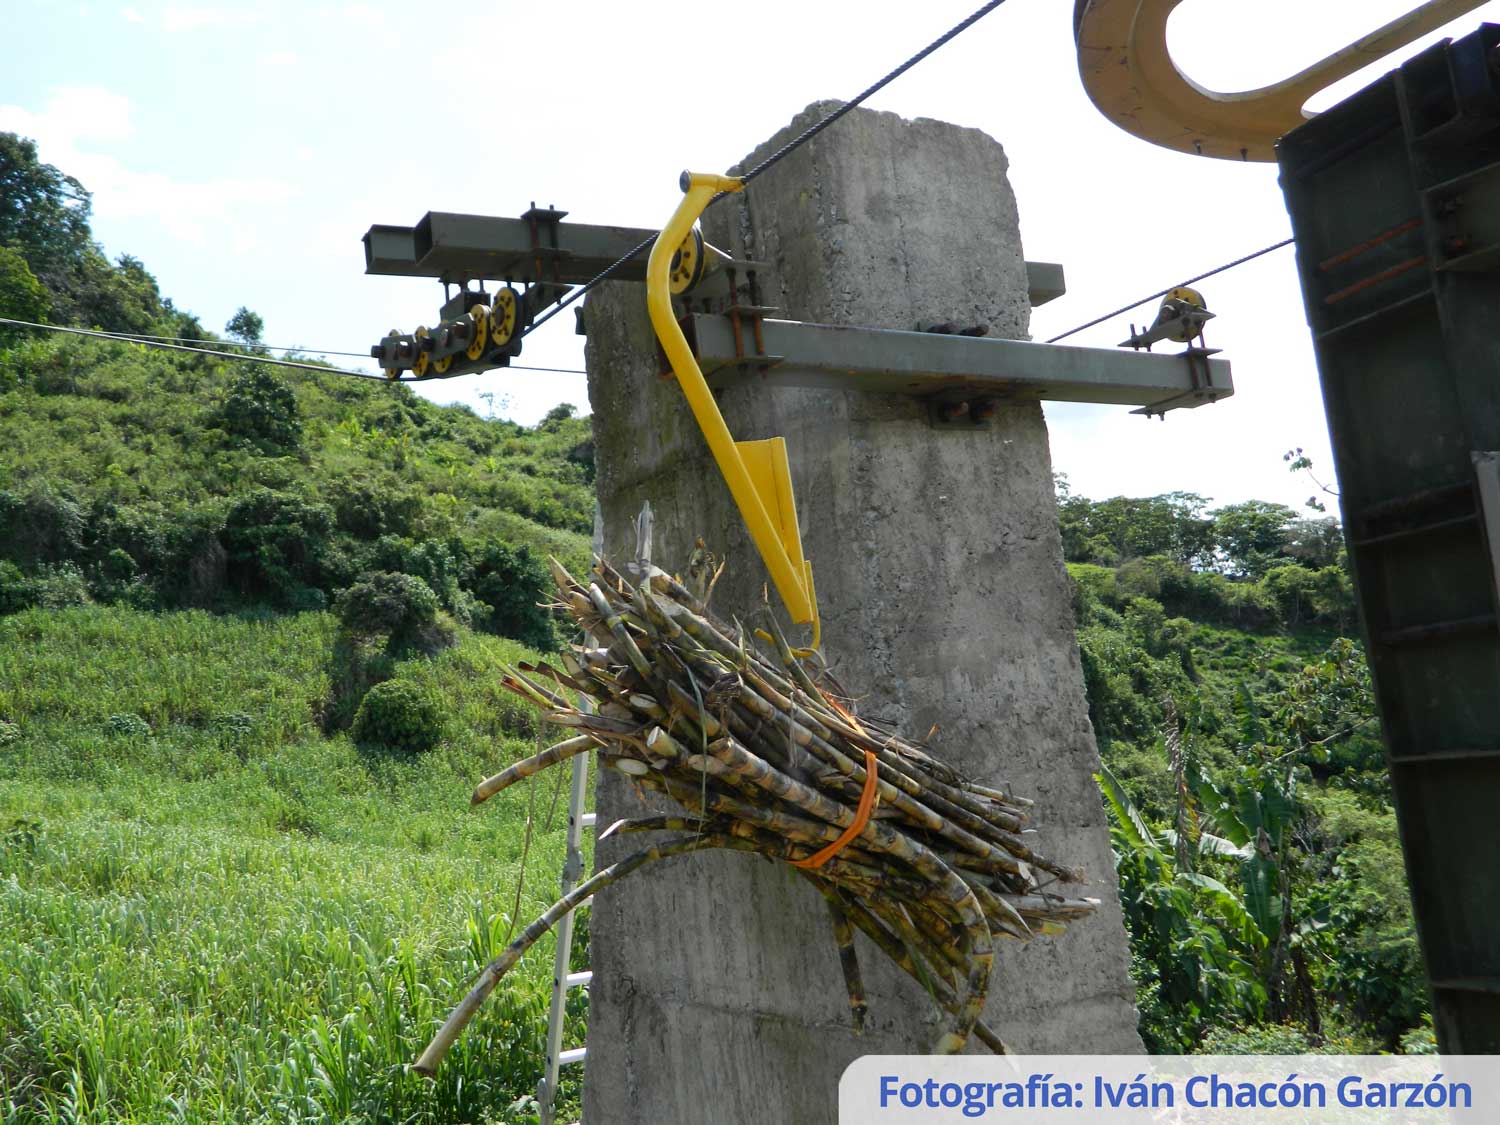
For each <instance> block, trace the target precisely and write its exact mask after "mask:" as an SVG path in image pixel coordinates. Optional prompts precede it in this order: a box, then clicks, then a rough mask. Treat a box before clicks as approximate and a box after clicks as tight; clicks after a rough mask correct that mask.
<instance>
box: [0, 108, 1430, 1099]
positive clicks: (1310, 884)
mask: <svg viewBox="0 0 1500 1125" xmlns="http://www.w3.org/2000/svg"><path fill="white" fill-rule="evenodd" d="M87 203H88V200H87V193H86V192H85V191H84V189H83V188H82V186H81V185H78V184H76V183H75V182H73V181H71V180H69V179H68V178H67V177H66V176H64V175H63V174H62V173H61V172H58V171H57V170H56V169H51V168H49V167H48V166H46V165H42V164H40V163H39V162H38V161H37V160H36V155H35V150H34V148H32V147H30V146H29V143H28V142H25V141H23V140H21V139H20V138H16V137H14V136H11V135H9V134H0V316H7V317H14V318H16V319H26V320H39V319H47V320H50V321H51V322H53V323H58V324H66V325H73V326H77V327H84V328H89V327H98V328H104V329H107V330H111V331H128V332H139V333H155V334H158V335H162V336H173V337H181V338H187V339H190V340H202V341H204V343H205V345H212V346H213V347H214V348H216V349H219V348H225V349H230V350H235V351H237V352H239V353H240V354H242V355H243V356H244V357H246V359H245V360H244V361H242V360H229V359H222V358H218V357H213V356H207V355H202V354H197V353H194V352H167V351H148V350H146V349H144V348H142V347H141V346H139V345H134V344H127V343H121V342H113V341H103V340H96V339H83V338H77V337H67V336H59V335H51V334H44V333H41V332H36V331H31V330H23V329H15V328H5V327H4V326H0V965H3V966H4V967H5V972H4V975H3V976H0V1120H3V1121H5V1122H7V1123H9V1122H16V1123H18V1125H33V1123H40V1122H112V1123H113V1122H131V1123H135V1122H142V1123H144V1122H158V1121H161V1122H166V1121H173V1122H226V1123H227V1122H246V1121H251V1122H254V1121H260V1122H268V1123H269V1122H287V1121H308V1122H312V1121H355V1122H434V1123H438V1122H441V1123H450V1122H451V1123H458V1122H482V1121H493V1122H507V1123H511V1122H516V1123H519V1122H526V1121H531V1120H534V1116H533V1109H532V1107H531V1106H530V1105H529V1104H528V1096H529V1094H530V1093H531V1091H532V1089H533V1088H534V1085H535V1082H536V1079H537V1077H538V1075H539V1073H540V1066H541V1036H542V1032H543V1027H544V1022H545V1004H546V985H547V978H548V975H549V967H550V959H551V946H550V941H544V942H543V945H542V948H539V949H536V950H534V951H533V952H532V953H531V955H530V956H529V957H528V958H527V960H526V961H525V962H523V966H522V968H521V969H520V970H519V971H518V972H517V974H516V976H515V977H514V978H513V979H511V980H509V981H508V982H507V984H506V987H505V988H503V989H501V990H499V991H498V992H497V994H496V996H495V997H494V998H493V999H492V1000H491V1001H490V1003H489V1004H488V1005H487V1006H486V1008H485V1009H484V1011H483V1013H482V1015H481V1016H480V1018H479V1019H478V1021H476V1023H475V1024H474V1025H473V1028H472V1029H471V1031H470V1032H469V1034H468V1035H467V1036H466V1038H464V1039H463V1040H462V1041H461V1042H460V1044H459V1046H458V1047H457V1048H456V1049H455V1051H454V1053H453V1054H451V1055H450V1056H449V1061H448V1063H447V1064H446V1065H445V1067H444V1068H443V1071H442V1073H441V1074H440V1076H439V1080H438V1081H437V1083H435V1084H429V1083H426V1082H425V1081H421V1080H418V1079H416V1078H414V1077H412V1076H411V1075H409V1074H408V1073H407V1072H406V1071H405V1069H404V1066H405V1064H407V1063H409V1062H410V1061H411V1059H412V1058H413V1057H414V1056H415V1054H416V1052H417V1051H418V1050H419V1049H420V1047H421V1046H422V1045H423V1044H424V1043H425V1042H426V1039H427V1037H428V1036H429V1035H430V1033H431V1031H432V1030H433V1029H434V1027H435V1026H436V1023H437V1022H438V1021H439V1020H440V1019H441V1018H442V1017H443V1016H444V1015H445V1014H446V1012H447V1010H448V1008H449V1006H450V1005H451V1004H452V1003H453V1002H454V1001H455V1000H456V998H457V997H458V996H460V995H461V994H462V992H463V990H464V988H465V985H466V982H467V980H468V979H469V978H470V977H471V975H472V974H473V973H474V972H475V970H476V969H477V968H478V966H479V965H480V964H482V963H483V962H485V961H486V960H488V959H489V957H490V956H491V954H492V952H493V951H495V950H496V949H497V948H498V947H499V946H500V945H501V944H503V942H504V941H505V939H506V935H507V934H508V933H509V932H510V930H511V927H512V925H514V924H520V925H524V924H525V922H526V921H529V920H530V918H532V917H533V916H535V914H537V913H539V912H540V910H541V909H542V908H543V907H544V906H545V905H546V904H547V903H548V902H550V900H551V898H552V896H553V892H554V888H555V887H556V884H557V877H558V872H559V867H560V862H561V850H562V826H561V822H562V817H561V814H560V811H559V810H558V808H557V802H558V800H559V797H558V790H557V782H558V781H559V780H560V779H559V778H552V777H545V776H544V777H543V778H542V779H540V780H537V781H535V782H533V783H532V787H531V788H529V789H526V788H524V787H523V789H521V790H518V791H517V792H513V793H508V794H506V795H505V796H504V797H503V798H499V799H497V800H496V801H494V802H491V804H490V805H486V806H485V807H484V808H482V809H480V810H478V811H472V812H471V811H470V810H469V808H468V794H469V792H470V790H471V788H472V786H473V784H474V782H475V781H476V780H477V779H478V778H480V777H482V776H484V775H486V774H489V773H492V772H494V771H495V770H497V769H499V768H501V767H502V766H503V765H504V764H507V763H509V762H511V761H514V760H516V759H517V758H519V757H522V756H525V755H527V754H530V753H533V752H535V749H536V748H537V746H538V744H539V743H545V742H546V741H548V733H547V732H546V731H545V730H542V729H540V728H539V727H538V725H537V723H536V720H535V719H534V717H533V716H532V715H531V714H530V713H529V712H527V711H525V709H524V708H522V707H521V706H519V705H518V704H517V703H516V702H514V701H513V700H512V699H510V698H509V697H507V696H504V695H502V694H501V693H500V691H499V689H498V686H497V681H498V675H497V667H498V665H499V664H500V663H501V662H504V661H512V660H516V659H526V658H527V654H528V653H530V652H532V651H534V650H539V649H549V648H554V647H556V646H557V645H558V644H559V643H560V641H561V640H563V639H564V638H562V637H561V636H560V634H559V629H558V626H557V625H556V623H555V622H554V621H553V619H552V618H551V617H550V616H549V615H548V613H547V612H546V611H545V610H543V609H541V608H539V607H538V604H537V603H538V602H539V600H542V598H543V594H544V587H545V584H546V578H545V569H544V565H543V560H544V558H545V556H546V555H547V554H549V553H550V554H556V555H558V556H559V557H561V558H562V559H563V560H564V562H565V563H566V564H567V565H568V566H569V567H570V568H573V569H575V570H576V569H578V568H581V567H586V565H587V555H588V540H589V532H590V527H591V523H592V513H593V495H592V480H593V460H592V456H593V455H592V445H591V442H590V437H589V424H588V421H587V420H586V419H578V418H575V417H573V416H572V415H573V411H572V409H571V408H570V407H560V408H559V409H557V410H555V411H554V412H553V413H552V414H551V415H549V416H548V417H547V418H546V419H545V420H543V421H542V422H541V423H540V424H539V425H537V426H534V427H525V426H520V425H516V424H514V423H512V422H509V421H505V420H502V419H490V418H481V417H479V416H477V415H476V414H475V413H473V412H472V411H469V410H467V409H463V408H459V407H438V406H434V405H432V404H430V403H428V402H426V401H424V400H422V399H420V398H418V397H417V396H415V395H413V394H412V393H410V392H409V391H408V390H407V389H406V388H405V387H402V386H398V385H386V384H383V383H380V382H378V381H375V382H372V381H366V380H357V379H352V378H348V377H346V376H341V375H338V374H334V373H331V372H330V373H328V374H320V373H316V372H310V371H296V372H293V371H285V370H282V371H278V369H276V368H275V367H273V366H271V365H270V364H268V363H265V362H261V361H264V360H265V359H268V358H270V357H269V356H268V354H267V353H266V352H265V349H264V348H263V347H262V346H261V345H260V343H259V339H258V337H259V331H260V326H259V318H258V317H256V316H255V314H254V313H253V312H251V311H250V310H248V309H242V310H241V311H240V313H239V314H238V315H237V316H236V317H235V318H234V320H233V321H231V323H230V325H228V326H226V329H225V333H226V336H227V337H229V338H228V339H220V338H217V337H215V336H214V335H213V334H211V333H209V332H207V331H206V330H205V329H204V328H203V327H202V326H201V325H200V324H199V323H198V321H197V319H196V318H194V317H193V316H192V315H191V314H190V313H187V312H186V311H184V310H182V309H179V308H177V307H176V306H175V305H173V303H172V302H171V301H170V300H167V299H165V298H163V297H161V296H160V294H159V292H158V291H157V287H156V283H155V281H154V280H153V279H152V278H151V275H150V274H149V273H148V272H147V271H146V269H145V267H144V266H143V265H142V263H140V262H139V261H136V260H135V259H131V258H122V259H120V260H118V261H117V262H115V263H111V262H110V261H109V260H108V259H107V258H106V257H105V255H104V254H103V252H102V251H101V250H100V249H99V247H98V246H97V245H96V244H95V243H94V242H93V241H92V236H91V234H90V232H89V227H88V222H87V220H88V206H87ZM1059 518H1060V526H1061V530H1062V536H1063V544H1064V551H1065V554H1066V557H1067V559H1068V564H1069V573H1070V575H1071V580H1072V583H1073V590H1074V609H1075V613H1076V615H1077V619H1078V626H1079V643H1080V650H1081V654H1082V662H1083V669H1084V676H1085V683H1086V688H1087V691H1088V698H1089V705H1090V712H1091V718H1092V720H1093V723H1094V727H1095V730H1096V732H1097V734H1098V737H1099V744H1100V749H1101V752H1102V755H1103V758H1104V761H1105V763H1106V765H1107V766H1108V767H1109V771H1108V774H1107V776H1105V777H1103V778H1102V779H1101V781H1102V785H1103V789H1104V791H1105V793H1106V797H1107V800H1108V803H1109V805H1110V808H1111V810H1112V817H1113V821H1114V825H1115V828H1114V842H1115V848H1116V852H1117V855H1118V858H1119V866H1120V876H1121V891H1122V896H1123V899H1124V902H1125V906H1126V914H1127V921H1128V924H1129V926H1130V930H1131V941H1132V949H1133V952H1134V955H1135V961H1134V966H1133V969H1134V974H1135V978H1136V983H1137V988H1138V995H1139V1000H1140V1003H1141V1012H1142V1023H1141V1027H1142V1032H1143V1034H1144V1036H1145V1038H1146V1041H1147V1044H1148V1046H1149V1047H1150V1048H1151V1049H1153V1050H1157V1051H1184V1050H1192V1049H1199V1048H1202V1047H1204V1046H1207V1047H1210V1048H1217V1049H1221V1050H1257V1049H1259V1050H1281V1051H1293V1052H1295V1051H1300V1050H1305V1049H1324V1050H1335V1049H1346V1050H1347V1049H1390V1050H1396V1049H1424V1048H1426V1047H1430V1045H1431V1034H1430V1030H1427V1028H1426V1026H1425V1025H1424V1017H1425V1014H1426V995H1425V989H1424V984H1423V980H1422V970H1421V964H1420V960H1419V958H1418V954H1417V949H1416V944H1415V939H1414V938H1413V936H1412V926H1411V917H1410V909H1409V906H1408V902H1407V897H1406V888H1405V882H1404V877H1403V875H1402V868H1401V860H1400V853H1399V847H1398V845H1397V842H1396V836H1395V823H1394V817H1393V814H1392V811H1391V808H1390V797H1389V792H1388V788H1387V785H1386V779H1385V774H1384V770H1383V766H1382V763H1381V759H1380V746H1379V741H1378V727H1377V725H1376V723H1375V721H1374V718H1373V709H1372V705H1371V700H1370V694H1369V684H1368V674H1367V672H1366V670H1365V667H1364V662H1363V658H1362V655H1361V654H1360V651H1359V648H1358V644H1357V642H1352V641H1350V640H1349V639H1348V638H1349V636H1350V635H1351V634H1352V630H1353V628H1354V621H1355V616H1354V606H1353V601H1352V595H1351V591H1350V585H1349V578H1348V574H1347V570H1346V565H1345V561H1344V559H1343V558H1342V551H1341V540H1340V536H1339V532H1338V528H1337V525H1336V524H1334V523H1333V522H1332V521H1331V520H1328V519H1326V518H1316V517H1314V518H1301V517H1299V516H1298V514H1297V513H1295V512H1293V511H1292V510H1290V509H1287V508H1284V507H1281V506H1279V505H1274V504H1264V503H1259V502H1252V503H1249V504H1237V505H1228V506H1223V507H1219V508H1212V507H1210V504H1209V502H1208V501H1207V500H1205V499H1204V498H1201V497H1197V496H1194V495H1192V494H1189V493H1172V494H1169V495H1166V496H1158V497H1149V498H1135V499H1132V498H1124V497H1116V498H1113V499H1109V500H1104V501H1093V500H1089V499H1087V498H1085V497H1081V496H1078V495H1076V494H1073V493H1072V492H1070V491H1069V490H1068V488H1067V486H1066V482H1065V481H1063V482H1060V487H1059ZM523 646H526V647H523ZM575 956H576V957H578V958H580V959H581V958H583V957H585V956H586V951H585V950H584V949H580V950H578V951H577V952H576V954H575ZM575 1002H576V1003H577V1004H578V1010H576V1011H575V1012H574V1013H573V1018H572V1021H571V1023H572V1026H571V1027H570V1031H569V1036H570V1039H572V1040H573V1041H577V1039H578V1038H579V1037H581V1036H582V1033H583V1026H582V1025H583V1018H584V1012H583V1008H584V1007H585V1006H586V1004H585V1001H584V998H583V997H581V996H580V997H577V998H576V1001H575ZM569 1081H570V1082H572V1083H573V1085H570V1086H567V1087H566V1088H565V1095H566V1098H567V1100H568V1106H567V1107H566V1108H565V1110H564V1111H565V1112H566V1111H567V1109H568V1108H572V1109H576V1095H577V1086H576V1082H577V1077H576V1075H574V1076H572V1077H571V1078H570V1079H569Z"/></svg>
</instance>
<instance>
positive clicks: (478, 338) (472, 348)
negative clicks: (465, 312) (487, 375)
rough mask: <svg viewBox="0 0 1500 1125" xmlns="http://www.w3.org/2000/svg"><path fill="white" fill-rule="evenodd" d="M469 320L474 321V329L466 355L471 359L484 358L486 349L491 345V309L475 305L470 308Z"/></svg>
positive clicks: (465, 350)
mask: <svg viewBox="0 0 1500 1125" xmlns="http://www.w3.org/2000/svg"><path fill="white" fill-rule="evenodd" d="M469 320H470V321H472V322H473V325H474V330H473V335H472V336H471V337H470V339H469V346H468V347H467V348H465V349H464V355H466V356H468V357H469V358H470V359H483V358H484V350H485V349H486V348H488V347H489V346H490V310H489V309H487V308H485V307H484V306H483V305H475V306H474V307H473V308H472V309H470V310H469Z"/></svg>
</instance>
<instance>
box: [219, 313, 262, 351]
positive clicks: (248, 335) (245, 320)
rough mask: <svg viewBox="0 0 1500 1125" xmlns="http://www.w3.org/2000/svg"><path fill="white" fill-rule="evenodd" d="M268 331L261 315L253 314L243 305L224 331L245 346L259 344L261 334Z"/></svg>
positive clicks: (225, 326)
mask: <svg viewBox="0 0 1500 1125" xmlns="http://www.w3.org/2000/svg"><path fill="white" fill-rule="evenodd" d="M265 329H266V322H265V321H264V320H262V319H261V317H260V314H259V313H255V312H251V311H250V310H249V309H247V308H246V307H245V306H244V305H241V306H240V307H239V308H238V309H237V310H235V314H234V315H233V316H232V317H230V318H229V323H228V324H226V325H224V331H225V332H226V333H227V334H228V335H229V336H231V337H233V338H234V339H236V340H238V341H240V342H241V343H243V344H251V345H255V344H259V343H260V336H261V333H262V332H264V331H265Z"/></svg>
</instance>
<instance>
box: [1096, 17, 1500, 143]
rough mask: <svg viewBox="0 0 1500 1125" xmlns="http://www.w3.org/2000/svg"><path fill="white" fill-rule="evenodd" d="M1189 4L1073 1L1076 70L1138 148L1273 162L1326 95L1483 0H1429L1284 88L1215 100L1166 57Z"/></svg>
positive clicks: (1290, 80) (1282, 85) (1222, 95)
mask: <svg viewBox="0 0 1500 1125" xmlns="http://www.w3.org/2000/svg"><path fill="white" fill-rule="evenodd" d="M1182 2H1183V0H1077V5H1076V7H1075V9H1074V14H1075V18H1074V31H1075V34H1076V37H1077V40H1078V70H1079V73H1080V74H1081V75H1082V76H1083V85H1084V89H1086V90H1087V91H1088V95H1089V98H1090V100H1092V101H1093V103H1094V105H1095V106H1097V107H1098V108H1099V111H1100V112H1101V113H1103V114H1104V116H1105V117H1108V118H1109V119H1110V120H1111V121H1113V122H1114V123H1115V124H1116V125H1118V126H1119V127H1120V128H1122V129H1124V130H1125V131H1126V132H1128V133H1134V134H1135V135H1136V136H1137V137H1140V138H1141V139H1142V140H1146V141H1150V142H1151V143H1152V144H1158V145H1163V146H1165V147H1166V148H1172V149H1177V150H1178V151H1180V152H1188V153H1197V154H1199V155H1202V156H1217V157H1223V158H1225V159H1230V160H1258V161H1272V160H1275V159H1276V153H1275V150H1274V145H1275V143H1276V141H1277V139H1278V138H1279V137H1281V136H1282V135H1283V134H1285V133H1288V132H1290V131H1291V130H1292V129H1295V128H1296V127H1297V126H1298V125H1300V124H1302V122H1304V121H1305V120H1307V117H1308V115H1307V114H1306V113H1304V111H1303V109H1302V107H1303V106H1304V105H1305V104H1306V103H1307V100H1308V99H1309V98H1311V97H1312V96H1313V95H1314V94H1316V93H1318V92H1319V91H1320V90H1323V89H1326V88H1327V87H1328V86H1331V85H1332V84H1333V83H1335V82H1337V81H1339V80H1340V79H1341V78H1347V77H1348V76H1349V75H1351V74H1353V73H1355V72H1356V71H1358V70H1360V69H1361V68H1363V67H1366V66H1369V65H1370V64H1371V63H1373V62H1376V61H1377V60H1379V59H1381V58H1384V57H1385V56H1386V55H1388V54H1390V53H1391V52H1392V51H1396V50H1399V49H1400V48H1402V47H1404V46H1406V45H1407V44H1408V43H1411V42H1413V41H1414V40H1416V39H1418V38H1420V37H1421V36H1423V35H1426V34H1427V33H1428V32H1430V31H1435V30H1437V29H1438V28H1439V27H1441V26H1443V24H1445V23H1447V22H1449V21H1450V20H1454V19H1457V18H1458V17H1459V16H1462V15H1464V14H1465V13H1466V12H1472V11H1473V10H1474V9H1475V8H1478V7H1479V6H1480V5H1481V4H1483V3H1484V2H1485V0H1428V2H1427V3H1424V4H1422V5H1420V6H1419V7H1417V8H1416V9H1415V10H1413V11H1411V12H1408V13H1407V14H1406V15H1404V16H1401V17H1399V18H1398V19H1395V20H1392V21H1391V22H1390V23H1388V24H1386V25H1385V26H1384V27H1382V28H1380V29H1379V30H1378V31H1372V32H1371V33H1370V34H1369V35H1366V36H1365V37H1364V38H1362V39H1359V40H1356V41H1355V42H1353V43H1350V44H1349V45H1348V46H1347V47H1344V48H1343V49H1342V50H1340V51H1336V52H1334V53H1333V54H1332V55H1329V56H1328V57H1327V58H1325V59H1323V60H1322V61H1321V62H1318V63H1314V64H1313V65H1312V66H1310V67H1308V68H1307V69H1306V70H1303V71H1301V72H1300V73H1298V74H1295V75H1293V76H1292V77H1290V78H1288V79H1285V80H1284V81H1281V82H1277V83H1275V84H1273V85H1270V86H1262V87H1261V88H1260V89H1258V90H1245V91H1242V92H1240V93H1228V94H1226V93H1218V92H1215V91H1213V90H1207V89H1204V88H1203V87H1202V86H1199V85H1198V84H1197V83H1196V82H1194V81H1193V80H1192V79H1191V78H1189V77H1187V75H1185V74H1183V73H1182V71H1180V70H1178V69H1177V65H1176V64H1175V63H1174V62H1173V61H1172V56H1171V55H1170V54H1169V53H1168V51H1167V18H1168V17H1169V16H1170V15H1171V14H1172V12H1173V10H1174V9H1175V8H1176V7H1177V6H1178V5H1179V4H1181V3H1182Z"/></svg>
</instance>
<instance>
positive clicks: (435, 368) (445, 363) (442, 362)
mask: <svg viewBox="0 0 1500 1125" xmlns="http://www.w3.org/2000/svg"><path fill="white" fill-rule="evenodd" d="M452 366H453V357H452V356H451V355H445V356H444V357H443V358H442V359H434V360H433V361H432V373H433V374H434V375H446V374H448V368H450V367H452Z"/></svg>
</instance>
